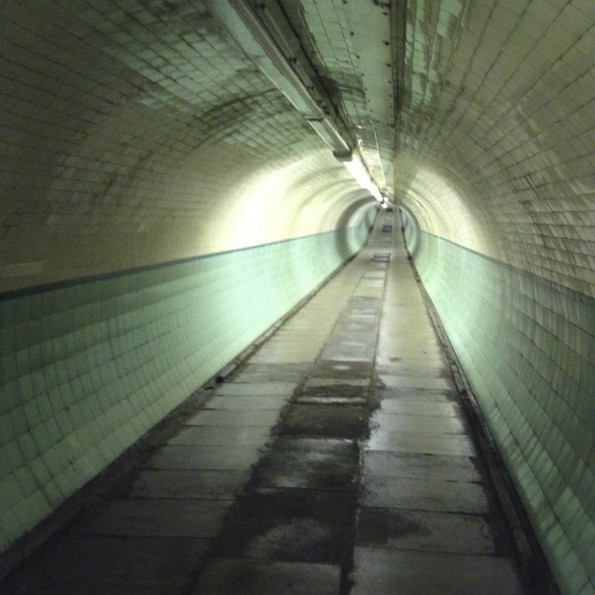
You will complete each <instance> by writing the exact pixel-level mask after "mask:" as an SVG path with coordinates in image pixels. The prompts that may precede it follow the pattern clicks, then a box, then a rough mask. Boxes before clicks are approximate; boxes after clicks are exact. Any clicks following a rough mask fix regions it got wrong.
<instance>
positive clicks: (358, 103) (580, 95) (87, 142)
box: [0, 0, 594, 295]
mask: <svg viewBox="0 0 595 595" xmlns="http://www.w3.org/2000/svg"><path fill="white" fill-rule="evenodd" d="M221 1H222V2H223V0H221ZM225 1H227V0H225ZM231 4H233V2H232V3H231ZM244 4H245V5H248V6H252V7H253V8H254V7H256V8H255V10H256V14H257V15H258V17H259V18H260V19H261V20H262V22H263V24H264V26H265V28H268V31H269V33H270V34H271V37H272V38H273V39H275V40H276V41H277V43H280V41H279V40H283V42H284V43H285V47H284V48H283V49H284V51H285V52H286V59H287V60H288V62H289V63H291V64H294V65H295V67H296V68H298V67H299V68H300V69H301V71H302V72H305V73H306V74H307V76H308V77H310V80H309V81H307V82H308V84H309V85H310V88H311V90H312V92H313V93H314V95H316V96H319V97H322V98H323V99H324V102H326V104H327V105H328V106H329V107H328V109H329V113H330V116H331V117H332V119H333V121H334V122H335V123H336V124H337V127H338V129H339V130H340V131H341V134H343V135H344V136H345V138H346V139H348V141H349V144H350V145H351V146H352V147H353V149H354V154H356V156H360V157H361V158H362V159H363V161H364V163H365V164H366V166H367V168H368V171H369V172H370V174H371V176H372V178H373V179H374V181H375V182H376V184H377V185H378V186H379V188H380V189H381V190H382V191H383V192H385V193H387V194H388V195H389V196H391V197H394V201H395V202H396V203H397V204H400V205H403V206H405V207H406V208H408V210H410V211H411V212H412V214H413V215H414V216H415V217H416V219H417V221H418V222H419V223H420V225H421V227H422V228H423V229H424V230H426V231H428V232H430V233H433V234H435V235H438V236H440V237H443V238H446V239H449V240H451V241H453V242H455V243H458V244H460V245H463V246H466V247H468V248H471V249H473V250H476V251H478V252H480V253H483V254H487V255H490V256H493V257H496V258H498V259H500V260H503V261H505V262H507V263H510V264H513V265H515V266H518V267H520V268H522V269H524V270H528V271H531V272H535V273H537V274H539V275H540V276H542V277H545V278H547V279H550V280H552V281H555V282H557V283H559V284H562V285H564V286H567V287H571V288H573V289H576V290H578V291H580V292H582V293H585V294H587V295H593V293H594V291H593V290H594V286H593V282H592V270H593V266H594V261H593V258H594V256H593V254H594V248H593V240H594V238H593V231H592V230H593V223H594V220H593V219H594V215H593V212H594V209H593V198H592V197H593V186H594V184H593V180H592V177H591V172H590V155H591V148H592V136H591V134H592V122H593V103H592V100H591V93H590V88H591V85H590V83H591V81H592V78H591V77H592V70H591V69H592V60H591V56H592V52H593V39H594V36H593V34H592V14H591V12H590V11H591V7H590V5H589V3H587V2H585V1H584V0H574V1H573V2H564V3H560V2H554V1H549V0H539V1H537V0H523V1H520V2H508V1H504V0H474V1H473V2H472V1H470V0H466V1H463V0H442V1H441V2H429V1H427V0H409V1H407V2H405V0H393V1H390V2H388V1H387V2H377V1H373V0H369V1H368V0H362V1H360V2H354V1H346V2H342V3H336V2H330V1H324V2H321V1H320V0H318V1H315V0H299V1H298V0H277V1H275V2H273V1H272V0H269V1H267V2H244ZM208 6H209V3H208V2H201V1H199V0H193V1H192V2H188V1H186V0H184V1H181V0H169V1H167V2H165V1H163V0H150V1H144V2H141V1H139V0H129V1H125V2H123V1H121V0H119V1H115V0H113V1H108V0H105V1H104V2H101V3H89V2H83V1H82V0H81V1H77V2H72V0H56V1H55V2H52V3H42V4H36V5H35V6H34V7H33V6H31V5H29V4H27V3H26V2H22V3H21V2H17V1H16V0H9V1H6V2H3V3H2V4H1V6H0V16H1V17H2V19H3V21H4V22H5V23H7V25H8V26H7V27H6V28H5V30H4V32H3V35H5V37H6V43H7V44H9V45H10V47H9V48H8V46H7V49H6V52H3V58H2V76H3V95H4V102H5V107H4V121H3V128H4V133H3V135H4V139H5V144H4V145H3V146H4V149H3V150H4V155H5V159H4V160H3V182H2V183H3V185H4V187H5V188H6V192H5V194H4V196H3V198H2V204H3V209H4V213H3V217H4V218H3V221H2V229H1V233H2V255H1V256H2V263H3V264H2V277H3V279H4V281H3V290H8V289H15V288H19V287H26V286H31V285H36V284H40V283H47V282H52V281H57V280H63V279H70V278H77V277H82V276H86V275H93V274H97V273H103V272H108V271H113V270H118V269H124V268H129V267H136V266H143V265H147V264H154V263H157V262H166V261H170V260H175V259H181V258H187V257H191V256H196V255H199V254H206V253H212V252H220V251H225V250H231V249H235V248H240V247H243V246H248V245H254V244H262V243H268V242H272V241H278V240H282V239H287V238H291V237H299V236H302V235H308V234H313V233H317V232H321V231H327V230H331V229H334V228H335V227H336V226H338V225H352V224H354V220H352V219H350V220H349V221H347V222H346V221H345V218H344V217H342V214H343V213H344V212H345V211H346V209H348V208H349V205H351V204H353V203H357V202H358V201H359V200H360V199H361V198H363V197H365V196H367V195H368V193H367V192H366V191H365V190H362V189H359V188H358V184H357V183H356V182H355V181H354V180H353V179H352V178H351V176H350V175H349V173H348V172H347V171H346V169H345V168H344V167H343V166H342V165H341V164H340V163H339V162H338V161H337V160H335V159H334V158H333V156H332V152H331V150H330V149H329V147H328V146H327V145H326V144H325V143H324V142H323V141H322V140H321V138H319V137H318V136H317V135H316V134H315V132H314V131H313V129H312V127H311V126H310V125H309V124H308V122H307V121H306V120H305V119H304V118H303V117H302V115H301V114H300V113H299V112H298V111H296V110H295V109H294V108H293V107H292V105H291V104H290V102H289V101H288V100H287V98H286V97H285V96H284V95H283V93H281V92H280V91H279V89H278V88H276V87H275V85H274V84H273V83H272V82H271V81H270V80H269V79H268V78H267V77H266V76H265V75H264V74H263V73H262V72H261V70H259V68H258V66H257V65H256V64H255V63H254V62H253V61H252V60H250V59H249V58H248V57H247V56H246V54H245V53H244V51H243V50H242V49H241V48H240V47H239V46H238V43H237V41H236V40H234V39H233V37H232V36H231V35H230V33H229V32H228V31H227V29H226V28H225V27H224V26H223V25H222V23H221V22H220V20H218V19H217V18H216V17H215V16H214V15H213V14H212V13H211V12H209V10H208V9H207V7H208ZM31 89H33V90H34V91H33V92H32V91H31ZM358 204H359V203H358ZM369 204H370V205H374V202H373V201H371V202H370V203H369ZM349 212H351V211H349ZM358 212H360V211H357V210H356V213H358ZM99 243H100V244H101V253H100V252H99V251H97V249H96V248H97V245H98V244H99Z"/></svg>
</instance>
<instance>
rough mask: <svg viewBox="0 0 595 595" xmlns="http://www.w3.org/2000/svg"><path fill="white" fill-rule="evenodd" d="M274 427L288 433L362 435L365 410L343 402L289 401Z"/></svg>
mask: <svg viewBox="0 0 595 595" xmlns="http://www.w3.org/2000/svg"><path fill="white" fill-rule="evenodd" d="M278 431H279V433H280V434H281V435H289V436H306V437H307V436H321V437H326V438H352V439H358V438H363V437H365V436H366V435H367V432H368V411H367V410H366V409H365V408H363V407H353V406H348V405H344V406H342V407H336V406H333V405H300V404H296V405H292V406H291V407H290V408H289V410H288V411H287V413H286V415H285V418H284V419H283V421H282V423H281V425H280V427H279V428H278Z"/></svg>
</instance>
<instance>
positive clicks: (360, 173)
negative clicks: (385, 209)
mask: <svg viewBox="0 0 595 595" xmlns="http://www.w3.org/2000/svg"><path fill="white" fill-rule="evenodd" d="M338 158H339V160H340V161H342V162H343V165H344V166H345V167H346V169H347V171H348V172H349V173H350V174H351V175H352V176H353V178H354V179H355V181H356V182H357V183H358V184H359V185H360V187H361V188H364V189H365V190H367V191H368V192H369V193H370V194H371V195H372V196H373V197H374V198H375V199H376V200H377V201H378V202H379V203H382V202H383V196H382V194H380V190H379V189H378V186H376V184H374V182H373V181H372V179H371V178H370V174H369V173H368V170H367V169H366V168H365V167H364V165H363V163H362V162H361V161H360V160H359V158H357V157H355V158H354V157H353V156H352V157H351V159H341V158H340V157H338Z"/></svg>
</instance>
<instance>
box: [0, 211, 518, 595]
mask: <svg viewBox="0 0 595 595" xmlns="http://www.w3.org/2000/svg"><path fill="white" fill-rule="evenodd" d="M395 229H396V231H397V233H395V234H394V237H395V245H393V234H392V220H391V219H390V215H383V216H381V217H380V220H379V222H378V224H377V226H376V229H375V231H374V233H373V236H372V238H371V239H370V242H369V243H368V245H367V247H366V248H365V249H364V250H363V251H362V252H361V253H360V255H359V256H358V257H357V258H356V259H355V260H354V261H352V262H351V263H350V264H349V265H348V266H347V267H346V268H345V269H343V270H342V271H341V272H340V273H339V274H338V275H337V276H336V277H334V278H333V279H332V280H331V281H330V282H329V283H328V284H327V285H326V286H325V287H324V288H323V289H322V290H321V291H319V292H318V294H317V295H316V296H315V297H314V298H313V299H312V300H310V301H309V302H308V303H307V305H306V306H305V307H304V308H302V309H301V310H300V311H299V312H298V313H297V314H296V315H295V316H293V317H292V318H291V319H289V320H288V321H287V322H286V323H285V324H284V325H283V326H282V327H281V328H280V330H279V331H278V332H276V333H275V334H274V335H273V336H272V337H271V338H270V339H269V340H268V341H267V342H266V343H265V344H264V345H263V346H262V347H261V348H260V349H259V351H258V352H257V353H256V354H255V355H253V356H252V357H251V358H250V359H249V360H248V361H247V362H245V363H244V364H243V365H242V366H241V368H240V369H239V371H238V372H237V373H236V374H235V376H234V377H233V378H231V379H229V380H228V381H227V382H225V383H223V384H221V385H218V387H217V388H216V389H215V390H213V391H212V396H211V397H210V398H209V400H208V401H207V402H206V404H205V405H204V406H203V407H202V408H201V409H200V410H198V411H197V412H195V413H193V414H192V415H190V416H188V417H187V418H186V419H184V420H183V423H182V425H181V426H180V427H179V428H178V430H177V432H176V433H175V435H173V437H170V438H169V439H167V440H166V441H165V443H164V444H162V445H161V446H160V447H159V448H157V449H156V450H155V451H154V452H153V453H152V454H150V456H147V457H146V458H145V459H144V460H143V461H142V462H141V464H140V465H139V466H138V468H137V469H135V471H134V472H133V474H132V475H131V476H130V477H129V478H128V479H126V480H125V481H123V482H120V484H119V485H118V487H117V489H116V490H114V492H113V493H112V495H111V497H109V498H106V499H104V500H102V501H101V502H98V503H97V504H95V505H94V506H93V507H92V509H91V510H88V511H85V512H84V513H82V514H80V515H79V516H78V517H77V518H76V519H75V521H74V522H73V523H71V524H70V525H69V526H68V527H66V528H65V529H64V530H63V531H62V532H61V533H60V534H59V535H57V536H55V537H54V538H53V539H52V540H50V541H49V542H48V543H47V544H46V545H45V546H44V547H43V548H41V550H40V551H39V552H38V553H37V554H35V555H34V556H32V557H31V559H30V560H29V561H28V562H27V563H25V564H23V565H22V566H21V567H19V568H18V569H17V570H16V571H15V572H14V573H13V575H12V576H11V577H9V579H8V580H7V581H5V582H4V583H3V584H2V585H1V588H0V592H2V593H11V594H13V593H14V594H18V593H27V594H46V595H49V594H60V595H70V594H72V595H74V594H76V595H80V594H85V595H107V594H110V595H112V594H122V595H123V594H126V595H133V594H143V595H175V594H194V595H206V594H213V595H236V594H255V595H256V594H258V595H265V594H269V593H270V594H274V595H280V594H283V595H286V594H312V595H325V594H329V595H330V594H333V595H339V594H344V595H345V594H348V593H351V594H352V595H356V594H357V595H364V594H365V595H385V594H386V595H395V594H399V595H417V594H419V595H429V594H440V595H446V594H453V595H454V594H456V595H477V594H480V593H481V594H482V595H490V594H493V595H512V594H520V593H522V592H523V591H522V589H521V586H520V582H519V579H518V576H517V573H516V570H515V561H514V558H513V551H512V548H511V545H510V541H509V539H508V535H507V532H506V528H505V523H504V522H503V519H502V518H501V517H500V515H499V512H498V508H497V503H496V500H495V497H494V494H493V492H492V491H491V489H490V486H489V483H488V481H487V479H486V476H485V474H484V472H483V470H482V466H481V463H480V462H479V461H478V460H477V455H476V452H475V448H474V445H473V442H472V440H471V438H470V436H469V433H468V430H467V426H466V422H465V420H464V418H463V415H462V412H461V409H460V407H459V404H458V403H457V399H456V394H455V392H454V389H453V385H452V383H451V380H450V377H449V372H448V369H447V367H446V365H445V359H444V355H443V354H442V352H441V349H440V346H439V344H438V342H437V339H436V337H435V334H434V331H433V328H432V326H431V323H430V320H429V318H428V315H427V312H426V309H425V306H424V303H423V300H422V297H421V295H420V292H419V289H418V286H417V284H416V281H415V279H414V276H413V272H412V270H411V268H410V266H409V263H408V261H407V258H406V254H405V250H404V248H403V246H402V244H401V241H400V234H399V233H398V228H396V226H395Z"/></svg>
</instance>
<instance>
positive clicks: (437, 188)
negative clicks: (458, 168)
mask: <svg viewBox="0 0 595 595" xmlns="http://www.w3.org/2000/svg"><path fill="white" fill-rule="evenodd" d="M404 165H405V166H406V167H405V168H404V167H403V166H404ZM400 166H401V167H400V168H398V169H397V171H400V173H401V176H402V179H401V181H400V183H399V180H398V179H397V183H396V186H397V187H399V197H400V201H401V203H402V204H403V205H405V206H407V207H408V208H409V209H410V210H411V212H412V213H413V214H414V215H415V217H416V218H417V220H418V222H419V225H420V227H421V228H422V229H423V230H424V231H427V232H428V233H431V234H433V235H436V236H439V237H442V238H445V239H448V240H451V241H452V242H455V243H457V244H459V245H462V246H465V247H467V248H470V249H472V250H476V251H478V252H481V253H484V254H485V253H490V251H491V249H490V242H488V241H487V237H486V236H485V234H484V230H483V229H482V225H481V224H479V222H478V219H477V213H476V211H477V210H478V209H477V207H474V209H473V210H472V209H471V208H470V205H471V204H472V203H471V201H470V200H469V198H468V195H467V192H468V191H467V192H465V191H463V190H462V189H461V187H460V185H457V184H454V183H453V182H452V181H451V180H450V179H449V178H448V177H446V176H445V175H444V174H442V173H441V172H438V171H437V170H435V169H434V168H432V167H431V166H428V165H424V166H416V165H415V164H414V163H413V162H412V161H409V160H407V161H404V162H402V163H401V164H400ZM475 204H477V201H476V203H475Z"/></svg>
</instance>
